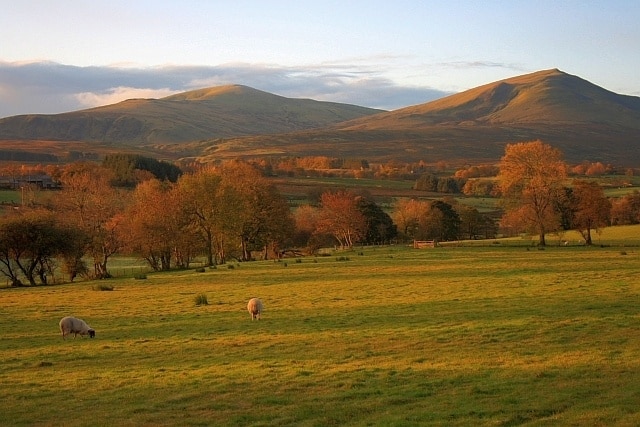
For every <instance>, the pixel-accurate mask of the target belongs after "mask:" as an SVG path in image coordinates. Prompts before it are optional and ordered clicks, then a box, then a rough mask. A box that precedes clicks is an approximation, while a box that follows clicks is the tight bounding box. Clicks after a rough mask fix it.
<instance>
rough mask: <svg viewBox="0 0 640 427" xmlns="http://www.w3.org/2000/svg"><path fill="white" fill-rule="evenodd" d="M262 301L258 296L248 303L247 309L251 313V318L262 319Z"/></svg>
mask: <svg viewBox="0 0 640 427" xmlns="http://www.w3.org/2000/svg"><path fill="white" fill-rule="evenodd" d="M263 308H264V307H263V305H262V301H260V299H258V298H251V299H250V300H249V303H247V311H249V314H251V320H254V319H257V320H260V313H262V310H263Z"/></svg>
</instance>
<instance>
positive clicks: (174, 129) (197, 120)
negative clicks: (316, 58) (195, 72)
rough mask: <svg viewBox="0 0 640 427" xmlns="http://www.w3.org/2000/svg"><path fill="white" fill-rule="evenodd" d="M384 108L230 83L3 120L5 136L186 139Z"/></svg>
mask: <svg viewBox="0 0 640 427" xmlns="http://www.w3.org/2000/svg"><path fill="white" fill-rule="evenodd" d="M380 111H381V110H374V109H371V108H365V107H359V106H355V105H348V104H339V103H332V102H320V101H314V100H310V99H294V98H285V97H282V96H278V95H274V94H270V93H267V92H263V91H259V90H257V89H253V88H250V87H247V86H240V85H230V86H220V87H213V88H206V89H199V90H194V91H189V92H184V93H180V94H177V95H172V96H169V97H166V98H161V99H129V100H126V101H123V102H120V103H117V104H113V105H107V106H103V107H98V108H92V109H88V110H81V111H74V112H69V113H62V114H51V115H47V114H37V115H21V116H13V117H7V118H4V119H0V139H4V140H54V141H83V142H95V143H100V144H125V145H141V144H161V143H180V142H187V141H197V140H201V139H207V138H226V137H237V136H243V135H259V134H273V133H283V132H291V131H298V130H303V129H311V128H318V127H323V126H327V125H330V124H334V123H338V122H342V121H345V120H350V119H354V118H358V117H362V116H365V115H371V114H373V113H378V112H380Z"/></svg>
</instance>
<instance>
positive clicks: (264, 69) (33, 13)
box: [0, 0, 640, 117]
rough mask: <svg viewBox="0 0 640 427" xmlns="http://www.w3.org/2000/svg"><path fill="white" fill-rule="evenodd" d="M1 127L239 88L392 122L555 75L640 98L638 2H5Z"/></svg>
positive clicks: (0, 34)
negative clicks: (493, 88) (415, 110)
mask: <svg viewBox="0 0 640 427" xmlns="http://www.w3.org/2000/svg"><path fill="white" fill-rule="evenodd" d="M0 10H2V13H0V117H7V116H12V115H17V114H30V113H46V114H53V113H61V112H67V111H74V110H79V109H84V108H90V107H96V106H100V105H106V104H113V103H116V102H120V101H123V100H125V99H128V98H161V97H164V96H168V95H171V94H174V93H178V92H184V91H187V90H192V89H198V88H203V87H209V86H220V85H226V84H242V85H247V86H251V87H253V88H255V89H259V90H263V91H266V92H270V93H274V94H277V95H281V96H286V97H291V98H311V99H316V100H320V101H333V102H343V103H349V104H357V105H362V106H366V107H372V108H381V109H386V110H394V109H398V108H402V107H405V106H410V105H417V104H422V103H425V102H429V101H432V100H434V99H437V98H441V97H443V96H447V95H450V94H453V93H456V92H461V91H464V90H466V89H470V88H473V87H477V86H480V85H483V84H487V83H491V82H494V81H497V80H501V79H505V78H509V77H514V76H517V75H521V74H527V73H531V72H535V71H539V70H546V69H551V68H558V69H560V70H562V71H564V72H567V73H569V74H573V75H577V76H579V77H581V78H583V79H586V80H588V81H590V82H592V83H594V84H597V85H598V86H602V87H604V88H605V89H608V90H610V91H613V92H617V93H621V94H626V95H633V96H640V72H639V70H640V25H638V22H640V1H637V0H624V1H623V0H601V1H590V0H580V1H573V0H536V1H530V0H526V1H523V0H510V1H509V0H505V1H497V0H483V1H480V0H477V1H476V0H467V1H461V0H450V1H431V0H415V1H413V0H394V1H389V0H386V1H378V0H369V1H364V0H348V1H346V0H338V1H334V0H322V1H311V0H292V1H288V0H233V1H232V0H172V1H169V0H104V1H101V0H63V1H54V0H20V1H14V0H0Z"/></svg>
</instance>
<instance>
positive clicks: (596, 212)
mask: <svg viewBox="0 0 640 427" xmlns="http://www.w3.org/2000/svg"><path fill="white" fill-rule="evenodd" d="M570 205H571V207H572V209H571V211H572V218H571V228H573V229H575V230H577V231H578V232H580V234H581V235H582V238H583V239H584V241H585V244H586V245H591V244H592V241H591V230H596V231H599V230H600V228H602V227H606V226H607V225H608V224H609V220H610V218H611V202H609V199H607V197H606V196H605V195H604V191H603V190H602V187H600V186H599V185H598V183H597V182H592V181H575V182H574V183H573V191H572V193H571V202H570Z"/></svg>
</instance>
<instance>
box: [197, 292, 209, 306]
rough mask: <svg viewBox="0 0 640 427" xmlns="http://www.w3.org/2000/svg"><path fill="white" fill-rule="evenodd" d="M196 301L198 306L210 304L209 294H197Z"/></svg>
mask: <svg viewBox="0 0 640 427" xmlns="http://www.w3.org/2000/svg"><path fill="white" fill-rule="evenodd" d="M195 303H196V305H197V306H200V305H209V300H208V299H207V295H206V294H200V295H196V297H195Z"/></svg>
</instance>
